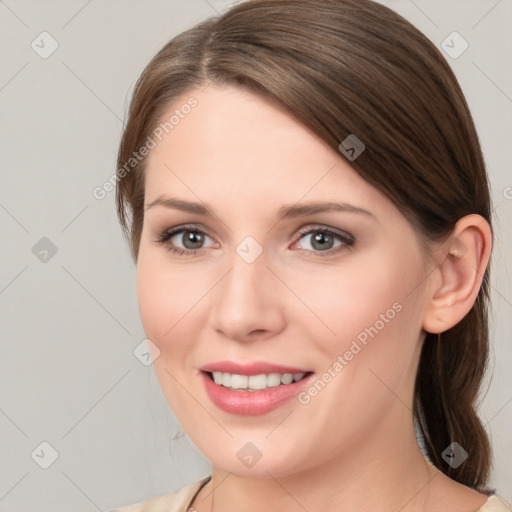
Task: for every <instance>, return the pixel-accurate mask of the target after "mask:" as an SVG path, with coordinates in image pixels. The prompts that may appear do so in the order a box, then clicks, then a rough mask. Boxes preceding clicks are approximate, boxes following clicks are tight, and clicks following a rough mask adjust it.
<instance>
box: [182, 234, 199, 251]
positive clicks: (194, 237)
mask: <svg viewBox="0 0 512 512" xmlns="http://www.w3.org/2000/svg"><path fill="white" fill-rule="evenodd" d="M186 233H188V236H186V237H185V240H184V245H185V247H187V242H190V243H191V244H192V245H193V247H187V249H197V248H199V247H200V246H201V243H202V241H203V237H202V234H201V233H198V232H197V231H186Z"/></svg>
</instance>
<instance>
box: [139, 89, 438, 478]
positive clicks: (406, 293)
mask: <svg viewBox="0 0 512 512" xmlns="http://www.w3.org/2000/svg"><path fill="white" fill-rule="evenodd" d="M192 95H193V96H194V98H195V99H196V100H197V106H196V107H195V108H193V109H186V110H187V111H189V110H190V113H189V114H188V115H183V116H181V117H180V119H179V123H178V124H176V125H175V126H174V128H173V129H172V130H171V131H169V133H168V134H167V135H166V136H165V137H164V138H163V140H162V142H160V143H158V144H157V146H156V147H155V148H154V149H152V150H151V152H150V154H149V157H148V162H147V164H148V165H147V174H146V182H145V187H146V188H145V205H146V211H145V215H144V225H143V230H142V237H141V243H140V252H139V256H138V276H137V287H138V298H139V304H140V312H141V318H142V322H143V325H144V329H145V332H146V335H147V337H148V338H149V339H150V340H151V341H152V342H153V343H154V344H155V345H156V346H157V347H158V349H159V351H160V355H159V357H157V358H156V360H155V361H154V363H153V365H154V368H155V371H156V374H157V377H158V380H159V382H160V385H161V387H162V390H163V393H164V395H165V397H166V399H167V401H168V403H169V405H170V407H171V408H172V410H173V412H174V413H175V415H176V417H177V419H178V420H179V421H180V423H181V424H182V426H183V428H184V429H185V431H186V432H187V434H188V435H189V437H190V438H191V440H192V441H193V442H194V443H195V444H196V446H197V447H198V448H199V449H200V450H201V451H202V452H203V453H204V454H205V456H206V457H207V458H208V459H209V460H210V461H211V462H212V463H213V465H214V466H217V467H221V468H223V469H225V470H226V471H231V472H233V473H235V474H239V475H247V476H252V477H255V478H264V477H265V478H266V477H268V473H267V471H268V472H269V473H270V474H272V475H273V476H275V477H278V476H284V475H287V474H291V473H295V472H299V471H302V470H306V469H308V468H309V469H311V468H314V467H316V466H318V465H323V464H333V463H336V461H340V460H343V457H348V456H350V453H351V452H352V451H354V450H357V451H358V453H359V454H360V453H361V451H363V452H365V451H366V452H368V454H371V453H372V450H373V447H375V446H377V445H379V443H380V444H382V442H383V440H385V439H386V435H389V436H391V435H392V434H393V436H395V437H396V432H397V429H398V430H400V429H404V431H405V430H406V429H411V428H412V426H411V425H412V413H411V410H410V407H411V404H412V391H413V384H414V377H415V373H416V367H417V361H418V357H419V350H420V347H421V341H422V339H423V336H422V317H423V313H424V311H425V309H426V296H427V292H428V287H429V279H428V278H426V277H425V276H426V275H427V271H426V267H425V266H424V256H423V253H422V250H421V248H420V244H419V241H418V238H417V235H416V234H415V232H414V230H413V228H412V226H411V225H410V224H409V222H408V221H407V220H406V219H405V217H404V216H403V215H402V214H401V213H400V211H399V210H398V209H397V208H396V207H395V206H394V205H393V204H392V203H391V202H390V201H389V200H388V199H387V198H386V197H385V196H384V195H382V194H381V193H380V192H379V191H378V190H377V189H375V188H374V187H372V186H371V185H370V184H368V183H367V182H365V181H364V180H363V179H362V178H361V177H359V175H358V174H357V173H356V172H355V171H354V170H352V168H351V167H350V164H349V162H348V161H347V160H346V159H345V157H344V156H343V155H342V154H341V153H338V152H336V151H334V150H333V149H331V148H329V147H328V146H327V145H326V144H325V143H324V142H322V141H321V140H320V139H319V138H317V137H316V136H315V135H314V134H312V133H311V132H310V131H309V130H308V129H307V128H305V127H304V126H303V125H301V124H300V123H298V122H297V121H296V120H295V119H294V118H293V117H292V116H291V115H289V114H288V113H286V112H285V111H284V110H282V109H281V108H279V107H277V106H276V105H274V104H273V103H270V102H269V101H268V100H264V99H262V98H260V97H258V96H255V95H253V94H251V93H249V92H246V91H243V90H240V89H237V88H230V87H226V88H216V87H213V86H210V87H208V88H207V89H206V90H204V91H203V92H199V91H198V92H194V93H191V94H190V95H189V96H192ZM189 96H187V97H184V99H183V100H182V101H181V102H177V103H176V104H175V105H173V107H172V109H170V110H169V115H167V116H165V118H166V119H168V118H169V117H170V115H171V114H172V113H173V111H174V110H175V109H176V108H178V109H179V108H180V105H182V104H185V103H186V100H187V98H188V97H189ZM356 135H357V134H356ZM340 142H341V141H340ZM362 142H363V143H364V140H363V141H362ZM360 158H363V157H360ZM171 199H172V200H173V201H180V202H181V204H185V203H187V204H188V203H194V204H196V205H197V206H194V208H192V207H190V208H189V207H187V209H188V211H185V210H184V209H179V208H176V207H172V204H171ZM313 203H314V204H315V205H320V206H321V205H322V204H326V203H335V204H338V205H345V206H343V207H340V208H338V209H335V208H332V209H330V210H328V209H327V208H325V209H324V208H322V207H314V208H313V207H312V206H311V205H312V204H313ZM203 209H206V211H207V212H210V213H208V214H204V213H202V212H201V211H199V210H203ZM286 212H287V213H288V214H287V215H282V214H283V213H286ZM171 231H175V232H176V233H174V234H172V233H171V234H170V236H167V240H166V234H169V233H170V232H171ZM173 249H175V250H176V251H181V252H182V253H181V254H180V253H177V252H172V250H173ZM193 251H196V252H195V253H194V252H193ZM156 352H157V351H156V350H155V354H156ZM230 363H232V364H231V366H230ZM236 365H238V366H236ZM251 365H252V366H251ZM205 369H208V370H211V371H213V370H216V372H219V373H217V375H216V379H217V382H219V383H220V382H221V381H222V382H223V383H225V384H229V383H230V379H231V376H230V375H229V374H237V375H242V377H234V378H232V379H231V383H232V384H233V385H234V386H235V387H236V386H241V388H239V390H233V389H229V388H228V387H224V386H223V385H221V384H215V383H214V382H213V381H211V380H210V377H209V374H208V373H207V372H206V371H205ZM222 370H224V371H222ZM286 373H288V374H292V377H291V378H293V376H294V374H295V377H297V378H299V377H301V375H300V374H304V373H305V378H304V379H302V380H298V381H296V382H295V381H294V383H292V384H288V383H287V382H289V380H290V377H289V376H283V377H282V380H281V376H279V375H277V376H276V375H275V374H286ZM269 374H274V375H273V376H270V377H262V375H269ZM297 374H299V375H297ZM256 375H259V377H256ZM250 376H252V377H254V378H252V379H250V378H249V377H250ZM276 379H277V380H276ZM287 379H288V380H287ZM280 381H281V382H282V384H280V385H276V384H278V383H279V382H280ZM247 385H249V386H250V387H251V388H262V387H265V386H267V387H266V389H260V390H259V391H249V390H243V391H240V389H242V388H243V387H246V386H247Z"/></svg>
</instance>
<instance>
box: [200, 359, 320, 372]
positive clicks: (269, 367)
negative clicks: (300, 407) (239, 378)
mask: <svg viewBox="0 0 512 512" xmlns="http://www.w3.org/2000/svg"><path fill="white" fill-rule="evenodd" d="M200 370H203V371H204V372H223V373H233V374H237V375H260V374H262V373H265V374H267V375H268V374H269V373H308V372H310V371H311V370H304V369H302V368H292V367H291V366H283V365H280V364H272V363H266V362H264V361H254V362H253V363H245V364H244V363H235V362H234V361H218V362H215V363H210V364H207V365H205V366H202V367H201V368H200Z"/></svg>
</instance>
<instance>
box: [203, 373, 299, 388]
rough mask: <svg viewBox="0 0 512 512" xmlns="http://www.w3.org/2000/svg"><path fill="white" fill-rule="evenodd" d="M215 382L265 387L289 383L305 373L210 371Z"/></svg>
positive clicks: (246, 386) (233, 386) (238, 385)
mask: <svg viewBox="0 0 512 512" xmlns="http://www.w3.org/2000/svg"><path fill="white" fill-rule="evenodd" d="M212 375H213V380H214V381H215V384H219V385H221V386H225V387H227V388H232V389H249V390H251V389H255V390H256V389H265V388H272V387H276V386H279V385H280V384H291V383H292V382H293V381H295V382H297V381H298V380H300V379H302V378H303V377H304V375H306V374H305V373H270V374H268V375H266V374H264V373H262V374H260V375H237V374H232V373H224V372H212Z"/></svg>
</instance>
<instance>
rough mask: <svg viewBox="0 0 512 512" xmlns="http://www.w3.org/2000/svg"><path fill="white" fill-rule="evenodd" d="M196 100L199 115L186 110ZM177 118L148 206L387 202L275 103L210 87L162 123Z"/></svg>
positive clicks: (157, 157)
mask: <svg viewBox="0 0 512 512" xmlns="http://www.w3.org/2000/svg"><path fill="white" fill-rule="evenodd" d="M190 98H194V100H195V103H196V104H195V106H194V108H192V109H189V108H184V109H183V110H182V111H181V110H180V109H181V108H182V106H183V105H185V104H187V102H189V100H190ZM176 111H178V112H177V114H176ZM185 112H188V113H187V114H185ZM173 113H174V114H175V119H174V123H173V125H172V129H169V127H168V133H164V134H163V136H162V140H161V141H157V144H156V147H155V148H154V149H152V150H151V152H150V154H149V156H148V161H147V166H146V183H145V185H146V202H149V201H151V200H154V199H155V198H156V197H157V196H159V195H162V194H169V195H173V196H179V197H183V198H185V199H189V200H194V201H197V200H205V201H207V202H211V203H216V202H222V203H224V204H228V203H229V204H232V205H233V206H234V207H238V211H241V208H243V207H245V206H248V205H255V206H256V205H260V206H261V205H268V206H269V207H271V205H272V208H273V209H274V205H278V204H283V203H294V202H297V201H300V200H301V198H305V199H307V200H318V199H324V200H333V201H335V200H339V201H346V202H351V203H357V204H358V206H361V207H363V208H365V207H369V206H370V205H371V206H372V207H373V208H375V206H376V203H378V202H382V201H385V202H387V200H386V199H385V198H384V196H383V195H382V194H381V193H380V192H379V191H378V190H377V189H375V188H374V187H372V186H371V185H370V184H368V183H367V182H366V181H364V180H363V179H362V178H361V177H360V176H359V175H358V174H357V173H356V172H355V171H354V170H353V169H352V168H351V167H350V165H349V164H348V162H347V160H346V159H345V157H343V156H342V155H341V154H340V153H339V152H337V151H335V150H333V149H332V148H331V147H329V146H328V145H327V143H325V142H324V141H323V140H321V139H320V138H319V137H317V136H316V135H315V134H314V133H312V132H311V131H310V130H309V129H308V128H307V127H305V126H304V125H303V124H301V123H300V122H298V121H297V120H296V119H295V118H294V117H293V116H292V115H291V114H290V113H289V112H287V111H286V110H285V109H284V108H283V107H281V106H279V105H277V104H276V103H274V102H272V101H271V100H269V99H266V98H262V97H260V96H257V95H255V94H252V93H250V92H248V91H246V90H243V89H239V88H234V87H223V88H218V87H213V86H210V87H208V88H206V90H204V91H200V90H199V91H191V92H190V93H188V94H186V95H184V96H182V97H181V98H180V99H178V100H177V101H175V102H174V103H173V105H172V106H171V107H170V108H169V109H168V112H167V113H166V114H165V115H164V116H163V120H162V121H163V122H165V121H168V120H169V119H170V117H171V116H172V115H173ZM178 118H179V121H178ZM176 121H178V122H177V123H176ZM387 206H388V207H389V204H388V205H387Z"/></svg>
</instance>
